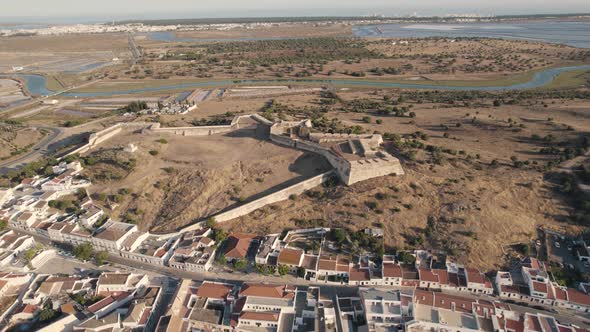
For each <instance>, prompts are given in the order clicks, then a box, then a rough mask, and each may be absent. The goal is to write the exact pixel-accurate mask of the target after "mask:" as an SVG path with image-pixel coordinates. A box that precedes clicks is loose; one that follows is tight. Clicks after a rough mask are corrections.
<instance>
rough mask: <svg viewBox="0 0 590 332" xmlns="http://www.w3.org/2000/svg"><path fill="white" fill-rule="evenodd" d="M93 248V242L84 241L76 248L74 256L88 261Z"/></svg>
mask: <svg viewBox="0 0 590 332" xmlns="http://www.w3.org/2000/svg"><path fill="white" fill-rule="evenodd" d="M92 254H93V250H92V244H90V243H89V242H86V243H82V244H81V245H79V246H77V247H75V248H74V256H76V258H78V259H79V260H83V261H87V260H89V259H90V258H91V257H92Z"/></svg>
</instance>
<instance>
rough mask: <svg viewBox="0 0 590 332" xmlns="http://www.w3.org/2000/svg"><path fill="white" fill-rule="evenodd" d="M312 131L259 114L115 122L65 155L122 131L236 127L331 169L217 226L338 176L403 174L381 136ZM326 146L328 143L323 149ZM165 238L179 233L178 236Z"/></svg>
mask: <svg viewBox="0 0 590 332" xmlns="http://www.w3.org/2000/svg"><path fill="white" fill-rule="evenodd" d="M311 128H312V124H311V121H310V120H304V121H281V122H276V123H275V122H272V121H269V120H268V119H266V118H264V117H262V116H260V115H258V114H250V115H242V116H237V117H235V118H234V119H233V121H232V122H231V124H229V125H222V126H203V127H178V128H162V127H160V124H159V123H152V122H130V123H118V124H116V125H114V126H111V127H109V128H106V129H104V130H101V131H99V132H96V133H94V134H92V135H90V137H89V139H88V143H87V144H85V145H83V146H81V147H79V148H78V149H76V150H74V151H72V152H70V153H69V154H68V155H72V154H75V153H84V152H87V151H89V150H91V149H92V148H95V147H97V146H98V145H99V144H100V143H103V142H105V141H107V140H109V139H110V138H112V137H114V136H116V135H117V134H119V133H121V132H123V131H126V130H141V132H142V133H150V132H151V133H169V134H174V135H182V136H208V135H214V134H219V133H227V132H231V131H235V130H239V129H255V130H256V131H257V132H261V133H264V135H262V137H264V138H267V139H270V141H272V142H274V143H276V144H279V145H283V146H287V147H291V148H295V149H299V150H302V151H306V152H312V153H316V154H319V155H321V156H323V157H324V158H326V160H327V161H328V162H329V163H330V165H332V167H333V168H334V169H333V170H330V171H328V172H325V173H322V174H320V175H317V176H315V177H312V178H309V179H306V180H303V181H301V182H299V183H297V184H294V185H292V186H290V187H287V188H284V189H282V190H279V191H277V192H274V193H272V194H269V195H266V196H264V197H262V198H259V199H257V200H254V201H252V202H249V203H246V204H244V205H241V206H238V207H236V208H233V209H230V210H227V211H223V212H220V213H218V214H216V215H214V216H213V217H214V218H215V220H216V221H218V222H224V221H228V220H231V219H235V218H238V217H241V216H244V215H247V214H249V213H251V212H253V211H255V210H257V209H260V208H262V207H264V206H266V205H268V204H274V203H277V202H280V201H284V200H287V199H289V197H290V196H291V195H299V194H302V193H304V192H305V191H307V190H309V189H312V188H314V187H317V186H319V185H321V184H323V183H325V182H326V181H328V180H329V179H331V178H332V177H334V176H338V177H339V178H340V180H341V181H342V182H343V183H345V184H346V185H351V184H353V183H356V182H359V181H362V180H366V179H370V178H373V177H378V176H383V175H388V174H397V175H402V174H404V171H403V169H402V167H401V164H400V162H399V160H398V159H397V158H395V157H394V156H392V155H390V154H388V153H387V152H384V151H381V150H379V149H378V147H379V145H380V144H381V143H382V142H383V139H382V137H381V135H346V134H324V133H311ZM342 142H345V143H346V142H347V143H348V146H349V147H350V150H351V155H354V158H350V156H348V157H347V156H345V155H343V154H342V153H340V152H338V151H337V150H335V149H333V148H331V147H330V146H329V144H332V143H342ZM322 144H324V145H322ZM325 144H328V146H326V145H325ZM201 224H202V222H200V223H196V224H192V225H189V226H187V227H185V228H183V229H181V230H179V231H180V232H182V231H190V230H194V229H198V228H200V227H202V225H201ZM170 234H178V232H174V233H170ZM170 234H160V236H168V235H170Z"/></svg>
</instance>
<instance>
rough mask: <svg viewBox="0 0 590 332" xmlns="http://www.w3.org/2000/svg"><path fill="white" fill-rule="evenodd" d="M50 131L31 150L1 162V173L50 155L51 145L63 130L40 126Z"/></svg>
mask: <svg viewBox="0 0 590 332" xmlns="http://www.w3.org/2000/svg"><path fill="white" fill-rule="evenodd" d="M38 128H40V129H45V130H47V131H49V134H48V135H46V136H45V137H43V139H42V140H41V141H39V142H37V144H35V146H33V147H32V148H31V149H30V150H29V152H27V153H25V154H23V155H20V156H18V157H17V158H16V159H10V160H6V161H2V162H0V174H5V173H8V172H10V171H11V170H15V169H18V168H21V167H23V166H24V165H26V164H28V163H30V162H32V161H35V160H37V159H38V158H41V157H44V156H47V155H49V154H50V153H51V152H52V151H50V150H49V145H51V143H53V142H54V141H55V140H56V139H57V138H58V137H59V136H60V135H61V134H62V133H63V130H62V129H60V128H55V127H38Z"/></svg>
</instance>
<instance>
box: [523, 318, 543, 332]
mask: <svg viewBox="0 0 590 332" xmlns="http://www.w3.org/2000/svg"><path fill="white" fill-rule="evenodd" d="M526 329H527V330H528V331H538V332H541V331H543V329H542V327H541V322H539V319H538V318H537V316H533V315H526Z"/></svg>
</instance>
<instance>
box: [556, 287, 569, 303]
mask: <svg viewBox="0 0 590 332" xmlns="http://www.w3.org/2000/svg"><path fill="white" fill-rule="evenodd" d="M555 298H556V299H558V300H562V301H567V291H566V290H565V289H563V288H561V287H555Z"/></svg>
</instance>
